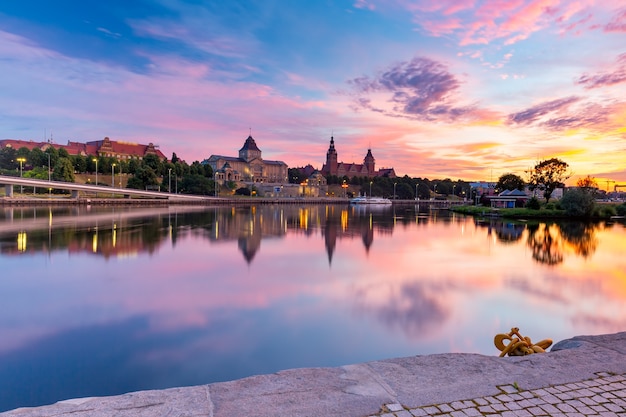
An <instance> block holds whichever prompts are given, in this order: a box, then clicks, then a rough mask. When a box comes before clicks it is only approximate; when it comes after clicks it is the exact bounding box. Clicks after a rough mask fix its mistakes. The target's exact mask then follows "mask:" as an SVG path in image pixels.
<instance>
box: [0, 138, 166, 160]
mask: <svg viewBox="0 0 626 417" xmlns="http://www.w3.org/2000/svg"><path fill="white" fill-rule="evenodd" d="M0 147H10V148H13V149H15V150H18V149H20V148H27V149H28V150H31V151H32V150H33V149H35V148H39V149H41V150H42V151H44V152H45V150H46V149H48V148H49V147H53V148H55V149H57V150H58V149H65V150H66V151H67V153H68V154H69V155H74V156H77V155H80V156H88V155H93V156H106V157H113V158H116V159H118V160H130V159H143V158H144V157H145V156H146V155H149V154H153V155H156V156H158V157H159V159H161V160H162V161H163V160H166V159H167V158H166V157H165V155H163V153H162V152H161V151H160V150H159V149H157V146H156V145H154V144H152V143H149V144H147V145H142V144H139V143H132V142H120V141H114V140H111V139H109V138H108V137H105V138H104V139H103V140H96V141H91V142H86V143H81V142H72V141H68V142H67V145H59V144H56V143H52V142H49V141H46V142H35V141H32V140H18V139H2V140H0Z"/></svg>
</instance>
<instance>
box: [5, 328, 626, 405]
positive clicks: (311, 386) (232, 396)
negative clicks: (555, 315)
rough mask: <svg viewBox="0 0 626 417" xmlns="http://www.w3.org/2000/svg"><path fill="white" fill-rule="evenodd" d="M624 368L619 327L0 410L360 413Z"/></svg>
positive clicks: (624, 343) (625, 338)
mask: <svg viewBox="0 0 626 417" xmlns="http://www.w3.org/2000/svg"><path fill="white" fill-rule="evenodd" d="M625 373H626V332H622V333H616V334H609V335H600V336H577V337H574V338H572V339H568V340H566V341H562V342H559V343H557V344H556V345H555V346H554V348H553V350H551V351H550V352H549V353H546V354H536V355H529V356H523V357H506V358H499V357H496V356H484V355H477V354H464V353H451V354H438V355H428V356H412V357H406V358H395V359H388V360H382V361H374V362H367V363H362V364H354V365H346V366H342V367H337V368H302V369H291V370H286V371H281V372H278V373H275V374H269V375H258V376H252V377H248V378H244V379H240V380H235V381H229V382H220V383H214V384H208V385H200V386H194V387H183V388H171V389H165V390H153V391H139V392H133V393H129V394H124V395H118V396H112V397H96V398H83V399H73V400H67V401H61V402H58V403H56V404H53V405H49V406H43V407H35V408H20V409H16V410H12V411H7V412H5V413H0V416H2V417H43V416H46V417H47V416H67V417H70V416H71V417H87V416H90V417H100V416H121V417H142V416H210V417H225V416H229V417H230V416H238V415H245V416H247V415H254V416H259V417H264V416H268V417H269V416H289V417H298V416H322V415H323V416H342V417H343V416H367V415H374V414H377V413H379V412H380V410H381V406H382V405H384V404H402V405H403V406H405V407H408V408H418V407H426V406H428V405H431V404H443V403H453V402H455V401H464V400H468V399H471V398H478V397H488V396H496V395H503V391H502V387H507V386H515V387H519V388H520V389H523V390H538V389H541V388H544V387H550V386H553V385H559V384H570V383H576V382H580V381H585V380H589V379H593V378H594V377H597V376H598V375H623V374H625Z"/></svg>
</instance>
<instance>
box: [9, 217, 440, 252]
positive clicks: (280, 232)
mask: <svg viewBox="0 0 626 417" xmlns="http://www.w3.org/2000/svg"><path fill="white" fill-rule="evenodd" d="M1 214H2V215H1V216H0V219H2V220H4V221H0V253H3V254H16V253H22V252H30V253H33V252H51V251H54V250H62V249H68V250H69V251H70V252H87V253H92V254H95V255H100V256H103V257H105V258H110V257H125V256H136V255H137V254H138V253H148V254H152V253H154V252H156V251H158V248H159V246H161V245H162V244H163V242H164V241H167V240H171V241H172V242H173V243H174V244H175V243H176V239H177V238H178V236H179V235H180V234H181V233H183V234H184V233H200V234H201V235H202V236H204V237H205V238H206V239H208V240H210V241H212V242H229V241H236V242H237V245H238V247H239V250H240V251H241V253H242V255H243V258H244V260H245V261H246V262H247V263H248V264H250V263H252V262H253V260H254V258H255V256H256V254H257V253H258V251H259V250H260V248H261V241H262V239H271V238H284V237H285V235H286V234H287V233H288V232H289V233H296V234H300V233H302V234H304V235H307V236H311V235H314V234H315V233H316V232H321V233H322V235H323V236H324V242H325V246H326V252H327V257H328V262H329V264H332V258H333V253H334V251H335V247H336V243H337V240H338V239H352V238H354V237H357V236H359V237H360V238H361V240H362V242H363V246H364V248H365V251H366V252H368V251H369V249H370V247H371V246H372V244H373V242H374V236H375V234H383V235H385V234H387V235H391V234H392V232H393V228H394V227H396V226H397V225H398V224H404V225H406V224H407V223H413V222H417V218H418V215H419V208H417V207H413V206H408V207H403V208H401V209H399V214H398V213H396V210H395V209H394V208H391V207H358V206H357V207H352V206H342V205H330V206H321V205H314V206H307V207H298V206H279V207H274V206H268V205H262V206H249V207H231V208H228V209H224V208H223V207H220V208H212V209H208V210H207V209H202V208H198V207H171V208H163V207H157V208H144V209H141V210H132V209H119V208H115V209H103V208H94V209H92V208H85V207H82V206H79V207H74V208H69V209H68V208H52V207H50V208H47V209H30V208H5V209H4V210H3V211H2V213H1ZM423 214H424V213H422V215H423ZM429 219H431V218H430V217H428V216H426V217H422V218H421V219H420V220H419V221H420V222H422V223H426V222H428V221H429ZM432 219H433V220H436V216H435V217H433V218H432ZM445 219H446V221H447V219H448V217H445ZM27 242H28V244H27Z"/></svg>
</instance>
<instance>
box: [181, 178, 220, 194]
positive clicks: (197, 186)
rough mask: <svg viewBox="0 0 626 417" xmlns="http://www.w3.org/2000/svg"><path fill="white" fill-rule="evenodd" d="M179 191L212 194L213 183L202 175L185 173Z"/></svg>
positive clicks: (213, 189) (213, 191)
mask: <svg viewBox="0 0 626 417" xmlns="http://www.w3.org/2000/svg"><path fill="white" fill-rule="evenodd" d="M181 192H182V193H183V194H196V195H212V194H214V193H215V183H214V181H213V180H211V179H209V178H207V177H205V176H204V175H200V174H191V175H185V176H184V177H183V180H182V182H181Z"/></svg>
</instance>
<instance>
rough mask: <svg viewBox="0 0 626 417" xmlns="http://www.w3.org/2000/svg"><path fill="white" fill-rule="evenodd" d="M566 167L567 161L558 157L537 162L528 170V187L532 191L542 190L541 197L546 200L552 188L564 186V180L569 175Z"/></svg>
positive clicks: (567, 166)
mask: <svg viewBox="0 0 626 417" xmlns="http://www.w3.org/2000/svg"><path fill="white" fill-rule="evenodd" d="M568 168H569V165H568V164H567V162H563V161H561V160H560V159H558V158H552V159H546V160H544V161H541V162H539V163H538V164H537V165H535V167H534V168H533V170H532V171H531V172H530V180H529V181H528V185H529V188H530V189H531V190H533V191H534V190H540V191H543V197H544V198H545V199H546V202H548V201H549V200H550V197H551V196H552V192H553V191H554V190H556V189H557V188H558V187H564V186H565V184H564V181H565V180H566V179H568V178H569V177H570V174H569V173H568V172H567V169H568Z"/></svg>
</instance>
